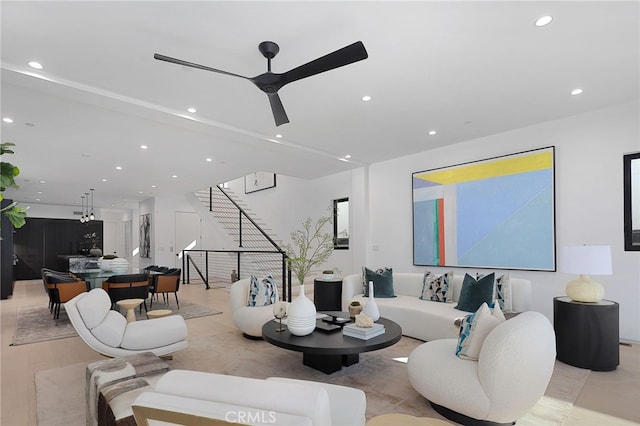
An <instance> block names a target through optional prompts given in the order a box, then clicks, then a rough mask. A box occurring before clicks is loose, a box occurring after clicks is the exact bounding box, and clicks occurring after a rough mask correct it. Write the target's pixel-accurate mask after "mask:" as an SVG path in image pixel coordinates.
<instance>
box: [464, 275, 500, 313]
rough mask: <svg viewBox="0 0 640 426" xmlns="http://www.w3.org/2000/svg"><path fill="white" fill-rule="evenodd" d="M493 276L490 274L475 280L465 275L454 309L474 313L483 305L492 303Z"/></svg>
mask: <svg viewBox="0 0 640 426" xmlns="http://www.w3.org/2000/svg"><path fill="white" fill-rule="evenodd" d="M495 276H496V274H495V273H493V272H492V273H490V274H489V275H485V276H484V277H482V278H480V279H478V280H476V279H475V278H473V277H472V276H471V275H469V274H465V275H464V279H463V280H462V289H461V290H460V297H459V298H458V306H456V309H459V310H461V311H467V312H475V311H477V310H478V308H479V307H480V306H481V305H482V304H483V303H486V304H487V305H490V304H491V303H493V294H494V289H493V287H494V285H495Z"/></svg>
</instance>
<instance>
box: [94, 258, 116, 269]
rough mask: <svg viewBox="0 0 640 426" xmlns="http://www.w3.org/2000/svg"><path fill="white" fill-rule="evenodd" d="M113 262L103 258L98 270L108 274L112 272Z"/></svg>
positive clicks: (99, 262)
mask: <svg viewBox="0 0 640 426" xmlns="http://www.w3.org/2000/svg"><path fill="white" fill-rule="evenodd" d="M113 260H114V259H105V258H104V257H101V258H100V259H98V268H100V269H102V270H103V271H107V272H108V271H111V262H113Z"/></svg>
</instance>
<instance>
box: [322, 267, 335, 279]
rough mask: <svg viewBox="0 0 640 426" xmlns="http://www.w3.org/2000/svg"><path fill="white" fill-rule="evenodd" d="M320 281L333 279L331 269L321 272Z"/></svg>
mask: <svg viewBox="0 0 640 426" xmlns="http://www.w3.org/2000/svg"><path fill="white" fill-rule="evenodd" d="M322 279H323V280H332V279H333V269H325V270H324V271H322Z"/></svg>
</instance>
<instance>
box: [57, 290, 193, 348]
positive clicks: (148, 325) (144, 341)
mask: <svg viewBox="0 0 640 426" xmlns="http://www.w3.org/2000/svg"><path fill="white" fill-rule="evenodd" d="M64 309H65V310H66V311H67V314H68V316H69V320H70V321H71V324H72V325H73V328H75V330H76V332H77V333H78V334H79V335H80V337H81V338H82V340H84V342H85V343H86V344H87V345H89V346H90V347H91V348H92V349H93V350H95V351H96V352H99V353H101V354H103V355H107V356H111V357H117V356H125V355H132V354H136V353H142V352H153V353H154V354H156V355H158V356H162V355H167V354H170V353H173V352H175V351H178V350H181V349H185V348H186V347H187V346H188V345H187V334H188V332H187V325H186V323H185V321H184V318H182V316H180V315H171V316H168V317H164V318H156V319H150V320H142V321H133V322H130V323H127V320H126V318H125V317H124V316H123V315H122V314H120V313H119V312H117V311H114V310H111V299H110V298H109V295H108V294H107V292H106V291H104V290H103V289H101V288H94V289H93V290H91V291H90V292H88V293H82V294H79V295H78V296H76V297H74V298H73V299H71V300H70V301H68V302H67V303H65V304H64Z"/></svg>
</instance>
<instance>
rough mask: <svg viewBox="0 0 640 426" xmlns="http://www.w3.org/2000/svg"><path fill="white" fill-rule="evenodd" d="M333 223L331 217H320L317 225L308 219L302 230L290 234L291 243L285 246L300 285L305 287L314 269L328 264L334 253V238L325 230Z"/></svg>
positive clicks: (289, 261)
mask: <svg viewBox="0 0 640 426" xmlns="http://www.w3.org/2000/svg"><path fill="white" fill-rule="evenodd" d="M331 221H332V218H331V216H330V215H329V216H322V217H320V218H319V219H318V220H317V221H316V222H315V223H314V222H313V220H312V219H311V218H310V217H308V218H307V219H306V220H305V221H304V222H302V228H300V229H298V230H296V231H293V232H292V233H291V234H290V237H291V243H290V244H286V245H285V246H284V248H285V250H286V252H287V256H288V258H287V263H288V265H289V269H291V271H292V272H293V274H294V275H295V276H296V278H297V279H298V283H299V284H300V285H304V280H305V278H306V277H307V276H308V275H309V274H310V273H311V272H312V270H313V268H315V267H316V266H318V265H322V264H323V263H326V262H327V260H328V259H329V256H331V253H333V236H332V235H331V234H330V233H328V232H324V229H323V228H324V227H325V225H327V224H331V223H332V222H331ZM331 272H332V273H333V271H331Z"/></svg>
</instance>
